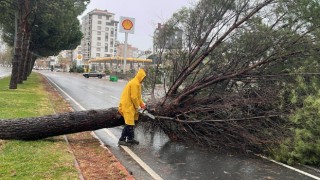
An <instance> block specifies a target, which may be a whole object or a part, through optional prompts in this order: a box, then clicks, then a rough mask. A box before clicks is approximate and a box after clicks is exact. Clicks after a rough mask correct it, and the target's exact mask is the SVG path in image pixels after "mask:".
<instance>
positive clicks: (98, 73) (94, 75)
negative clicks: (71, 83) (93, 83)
mask: <svg viewBox="0 0 320 180" xmlns="http://www.w3.org/2000/svg"><path fill="white" fill-rule="evenodd" d="M82 75H83V76H84V77H85V78H89V77H98V78H99V79H101V78H102V77H105V76H106V74H105V73H101V72H96V71H91V72H88V73H83V74H82Z"/></svg>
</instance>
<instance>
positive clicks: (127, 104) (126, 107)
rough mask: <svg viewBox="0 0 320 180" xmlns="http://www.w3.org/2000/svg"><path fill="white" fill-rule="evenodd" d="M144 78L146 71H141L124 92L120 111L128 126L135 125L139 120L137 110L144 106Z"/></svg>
mask: <svg viewBox="0 0 320 180" xmlns="http://www.w3.org/2000/svg"><path fill="white" fill-rule="evenodd" d="M144 77H146V73H145V71H144V70H143V69H139V71H138V72H137V74H136V76H135V77H134V78H133V79H131V80H130V81H129V82H128V84H127V85H126V87H125V88H124V90H123V92H122V95H121V99H120V104H119V108H118V110H119V112H120V114H121V115H122V116H123V117H124V120H125V123H126V124H127V125H134V121H135V120H138V118H139V114H138V112H137V109H138V108H139V107H142V106H143V104H144V102H143V101H142V99H141V82H142V80H143V79H144Z"/></svg>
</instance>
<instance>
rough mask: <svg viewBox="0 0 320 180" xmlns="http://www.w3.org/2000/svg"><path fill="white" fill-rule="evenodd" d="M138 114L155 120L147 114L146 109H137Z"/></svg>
mask: <svg viewBox="0 0 320 180" xmlns="http://www.w3.org/2000/svg"><path fill="white" fill-rule="evenodd" d="M138 112H139V113H140V114H142V115H143V116H147V117H149V118H151V119H156V117H155V116H154V115H152V114H151V113H149V112H148V111H147V110H146V109H139V110H138Z"/></svg>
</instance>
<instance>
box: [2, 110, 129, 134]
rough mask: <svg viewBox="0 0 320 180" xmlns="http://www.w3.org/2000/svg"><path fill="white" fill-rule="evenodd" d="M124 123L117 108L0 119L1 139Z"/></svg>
mask: <svg viewBox="0 0 320 180" xmlns="http://www.w3.org/2000/svg"><path fill="white" fill-rule="evenodd" d="M123 124H124V120H123V118H122V116H121V115H120V114H119V113H118V110H117V108H110V109H106V110H105V109H102V110H88V111H77V112H69V113H62V114H57V115H48V116H42V117H33V118H20V119H11V120H0V129H1V131H0V139H17V140H37V139H42V138H46V137H51V136H58V135H63V134H72V133H76V132H83V131H92V130H97V129H102V128H112V127H116V126H120V125H123Z"/></svg>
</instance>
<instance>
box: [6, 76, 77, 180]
mask: <svg viewBox="0 0 320 180" xmlns="http://www.w3.org/2000/svg"><path fill="white" fill-rule="evenodd" d="M9 81H10V78H4V79H0V119H14V118H23V117H35V116H43V115H47V114H53V113H54V110H53V109H52V106H51V104H50V100H49V97H48V94H47V92H46V91H45V89H44V86H43V84H41V82H40V81H41V76H40V75H39V74H35V73H33V74H31V76H29V77H28V80H27V81H25V82H24V83H23V84H19V85H18V89H15V90H9V88H8V87H9ZM0 179H19V180H20V179H78V174H77V170H76V168H75V167H74V164H73V156H72V154H71V153H69V152H68V146H67V144H66V142H65V141H64V140H63V138H62V137H55V138H47V139H44V140H38V141H3V140H0Z"/></svg>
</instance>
